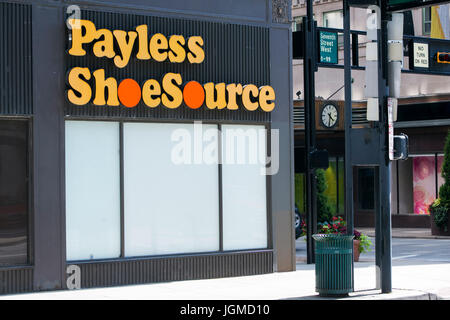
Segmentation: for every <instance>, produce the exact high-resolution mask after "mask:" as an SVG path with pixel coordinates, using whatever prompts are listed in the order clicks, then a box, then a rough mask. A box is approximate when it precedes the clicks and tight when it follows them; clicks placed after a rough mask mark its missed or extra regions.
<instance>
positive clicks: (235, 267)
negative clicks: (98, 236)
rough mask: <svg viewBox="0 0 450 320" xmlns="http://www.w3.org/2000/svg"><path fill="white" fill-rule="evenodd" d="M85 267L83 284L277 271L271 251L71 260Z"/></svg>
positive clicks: (119, 283)
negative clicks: (274, 267)
mask: <svg viewBox="0 0 450 320" xmlns="http://www.w3.org/2000/svg"><path fill="white" fill-rule="evenodd" d="M68 264H75V265H78V266H79V267H80V269H81V287H82V288H91V287H105V286H118V285H128V284H140V283H155V282H167V281H180V280H193V279H211V278H221V277H237V276H246V275H256V274H265V273H271V272H273V252H272V251H271V250H265V251H255V252H241V253H229V254H204V255H197V256H180V257H164V258H151V259H132V260H122V261H105V262H81V263H76V262H74V263H70V262H68Z"/></svg>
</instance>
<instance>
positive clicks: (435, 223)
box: [430, 198, 450, 236]
mask: <svg viewBox="0 0 450 320" xmlns="http://www.w3.org/2000/svg"><path fill="white" fill-rule="evenodd" d="M448 212H449V210H448V207H447V206H446V205H444V204H443V203H442V202H441V199H440V198H438V199H436V200H435V201H434V202H433V203H432V204H431V205H430V215H431V234H432V235H439V236H450V221H449V217H448V216H449V214H448Z"/></svg>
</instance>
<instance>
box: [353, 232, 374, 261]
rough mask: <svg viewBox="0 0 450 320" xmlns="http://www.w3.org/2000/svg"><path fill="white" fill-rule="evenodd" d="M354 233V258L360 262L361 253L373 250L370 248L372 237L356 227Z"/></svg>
mask: <svg viewBox="0 0 450 320" xmlns="http://www.w3.org/2000/svg"><path fill="white" fill-rule="evenodd" d="M353 235H354V236H355V237H354V238H353V260H354V261H356V262H358V261H359V255H360V254H361V253H365V252H370V251H371V250H372V249H371V248H370V246H371V245H372V241H370V238H369V237H368V236H367V235H365V234H363V233H361V232H359V231H358V230H356V229H354V230H353Z"/></svg>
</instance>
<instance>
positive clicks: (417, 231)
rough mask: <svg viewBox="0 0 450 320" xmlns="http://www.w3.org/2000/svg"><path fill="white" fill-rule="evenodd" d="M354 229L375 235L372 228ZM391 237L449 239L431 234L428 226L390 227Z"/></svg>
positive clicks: (370, 235)
mask: <svg viewBox="0 0 450 320" xmlns="http://www.w3.org/2000/svg"><path fill="white" fill-rule="evenodd" d="M356 229H357V230H358V231H360V232H362V233H364V234H367V235H368V236H369V237H375V229H374V228H356ZM392 238H421V239H450V237H445V236H435V235H432V234H431V229H430V228H392Z"/></svg>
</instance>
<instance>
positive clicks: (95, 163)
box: [66, 121, 120, 261]
mask: <svg viewBox="0 0 450 320" xmlns="http://www.w3.org/2000/svg"><path fill="white" fill-rule="evenodd" d="M119 152H120V147H119V123H118V122H106V121H104V122H100V121H98V122H96V121H66V247H67V249H66V251H67V260H69V261H70V260H89V259H104V258H116V257H119V256H120V153H119Z"/></svg>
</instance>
